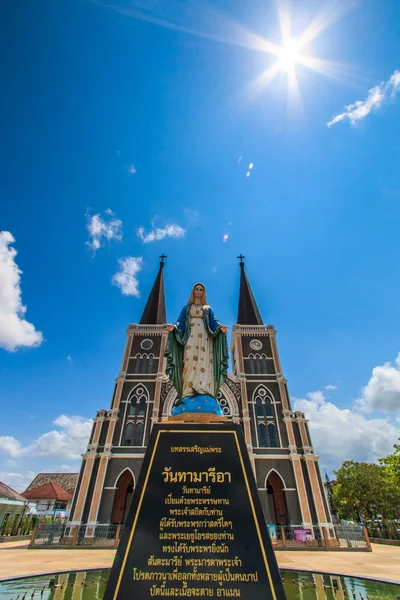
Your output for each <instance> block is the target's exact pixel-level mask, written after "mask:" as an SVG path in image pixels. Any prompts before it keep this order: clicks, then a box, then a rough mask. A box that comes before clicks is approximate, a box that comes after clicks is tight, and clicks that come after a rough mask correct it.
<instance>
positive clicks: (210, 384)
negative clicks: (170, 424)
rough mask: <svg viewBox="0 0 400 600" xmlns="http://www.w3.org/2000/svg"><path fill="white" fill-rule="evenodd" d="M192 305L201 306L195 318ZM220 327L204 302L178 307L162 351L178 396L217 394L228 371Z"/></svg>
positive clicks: (225, 347)
mask: <svg viewBox="0 0 400 600" xmlns="http://www.w3.org/2000/svg"><path fill="white" fill-rule="evenodd" d="M196 308H197V309H199V308H200V309H201V310H200V315H199V317H196V314H195V313H196V310H195V309H196ZM221 327H222V325H221V323H220V322H219V321H217V319H216V318H215V315H214V312H213V310H212V308H211V307H210V306H208V305H205V306H203V307H198V306H197V305H195V304H193V305H192V304H187V305H186V306H184V308H183V309H182V311H181V314H180V315H179V318H178V320H177V322H176V323H175V325H174V330H173V331H170V333H169V335H168V340H167V344H166V348H165V353H164V354H165V356H166V359H167V367H166V372H167V375H169V377H170V379H171V381H172V383H173V384H174V386H175V389H176V391H177V393H178V398H179V399H181V398H183V397H186V396H190V395H194V394H196V393H197V394H204V393H206V394H208V395H210V396H213V397H216V396H217V394H218V391H219V388H220V387H221V385H222V384H223V383H224V381H225V379H226V377H227V374H228V358H229V355H228V344H227V341H226V334H225V333H223V332H222V331H221ZM200 383H201V385H200ZM190 384H191V385H190Z"/></svg>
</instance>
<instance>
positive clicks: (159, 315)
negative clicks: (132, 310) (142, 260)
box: [140, 254, 167, 325]
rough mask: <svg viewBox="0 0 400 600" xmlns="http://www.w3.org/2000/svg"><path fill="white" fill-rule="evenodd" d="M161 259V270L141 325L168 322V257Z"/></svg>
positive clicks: (163, 256)
mask: <svg viewBox="0 0 400 600" xmlns="http://www.w3.org/2000/svg"><path fill="white" fill-rule="evenodd" d="M160 258H161V262H160V268H159V270H158V274H157V277H156V280H155V282H154V285H153V287H152V289H151V292H150V296H149V299H148V300H147V304H146V306H145V309H144V311H143V314H142V318H141V319H140V324H141V325H162V324H164V323H166V322H167V316H166V313H165V294H164V264H165V263H164V258H167V257H166V256H165V254H163V255H162V256H160Z"/></svg>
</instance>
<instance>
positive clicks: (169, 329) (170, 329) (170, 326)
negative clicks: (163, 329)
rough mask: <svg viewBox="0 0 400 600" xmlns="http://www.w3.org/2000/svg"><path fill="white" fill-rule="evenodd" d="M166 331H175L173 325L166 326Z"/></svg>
mask: <svg viewBox="0 0 400 600" xmlns="http://www.w3.org/2000/svg"><path fill="white" fill-rule="evenodd" d="M167 329H168V331H173V330H174V329H175V326H174V325H167Z"/></svg>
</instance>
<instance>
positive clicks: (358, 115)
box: [327, 70, 400, 127]
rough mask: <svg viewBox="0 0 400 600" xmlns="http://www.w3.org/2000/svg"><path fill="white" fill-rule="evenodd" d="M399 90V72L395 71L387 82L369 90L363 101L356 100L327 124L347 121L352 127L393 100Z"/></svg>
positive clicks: (330, 125) (329, 125)
mask: <svg viewBox="0 0 400 600" xmlns="http://www.w3.org/2000/svg"><path fill="white" fill-rule="evenodd" d="M399 90H400V71H397V70H396V71H395V72H394V73H393V75H392V76H391V77H390V79H389V80H388V81H382V83H380V84H379V85H376V86H375V87H373V88H371V89H370V90H369V91H368V95H367V97H366V99H365V100H357V101H356V102H354V104H349V105H348V106H345V107H344V111H343V112H342V113H340V114H338V115H336V116H335V117H333V118H332V119H331V120H330V121H329V122H328V123H327V125H328V127H332V125H334V124H335V123H339V122H340V121H344V120H345V119H348V120H349V121H350V123H351V124H352V125H354V124H355V123H357V121H360V120H361V119H364V118H365V117H366V116H367V115H369V113H370V112H371V111H372V110H376V109H378V108H380V107H381V106H382V104H383V102H385V101H386V100H387V99H388V98H393V97H394V96H395V95H396V93H397V92H398V91H399Z"/></svg>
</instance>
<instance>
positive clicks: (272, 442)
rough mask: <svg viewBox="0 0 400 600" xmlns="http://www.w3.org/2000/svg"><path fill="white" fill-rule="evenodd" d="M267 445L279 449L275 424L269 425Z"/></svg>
mask: <svg viewBox="0 0 400 600" xmlns="http://www.w3.org/2000/svg"><path fill="white" fill-rule="evenodd" d="M267 444H268V447H269V448H277V447H278V441H277V439H276V427H275V425H274V424H273V423H268V425H267Z"/></svg>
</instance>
